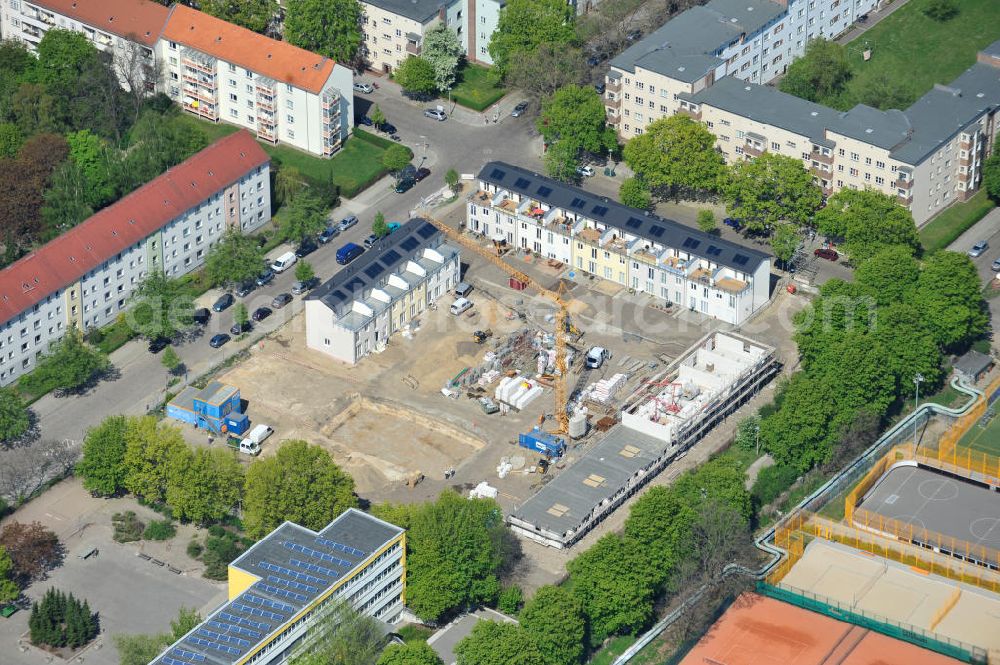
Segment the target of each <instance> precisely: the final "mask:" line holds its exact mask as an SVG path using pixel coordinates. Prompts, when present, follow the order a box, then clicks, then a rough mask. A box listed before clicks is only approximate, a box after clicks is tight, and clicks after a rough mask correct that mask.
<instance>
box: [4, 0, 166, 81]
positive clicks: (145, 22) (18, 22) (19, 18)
mask: <svg viewBox="0 0 1000 665" xmlns="http://www.w3.org/2000/svg"><path fill="white" fill-rule="evenodd" d="M169 13H170V10H169V9H167V8H166V7H164V6H163V5H161V4H159V3H156V2H153V1H152V0H101V1H100V2H86V1H83V0H32V1H31V2H28V1H27V0H0V36H2V37H3V38H4V39H16V40H19V41H21V42H23V43H24V44H25V45H27V47H28V48H29V49H30V50H32V51H34V50H35V49H36V48H37V46H38V42H40V41H41V40H42V37H44V36H45V33H46V32H48V31H49V29H51V28H61V29H64V30H73V31H75V32H79V33H81V34H83V35H84V36H86V37H87V39H89V40H90V41H91V42H93V44H94V46H96V47H97V49H98V50H100V51H105V52H109V53H111V54H112V56H113V57H114V58H115V59H116V60H117V61H118V62H119V63H134V66H135V69H136V75H135V76H133V77H132V79H133V80H134V81H136V82H138V81H140V80H141V81H142V82H143V83H144V85H146V86H147V87H148V88H149V89H150V90H152V88H153V86H154V85H155V83H156V82H155V76H154V73H155V72H156V70H157V68H158V67H159V64H160V63H159V62H158V61H157V59H156V42H157V40H158V39H159V37H160V33H161V32H162V31H163V26H164V24H165V23H166V20H167V15H168V14H169ZM122 71H123V67H119V78H120V79H121V82H122V85H124V86H125V87H126V88H128V87H129V84H130V83H131V81H128V80H126V77H124V76H122Z"/></svg>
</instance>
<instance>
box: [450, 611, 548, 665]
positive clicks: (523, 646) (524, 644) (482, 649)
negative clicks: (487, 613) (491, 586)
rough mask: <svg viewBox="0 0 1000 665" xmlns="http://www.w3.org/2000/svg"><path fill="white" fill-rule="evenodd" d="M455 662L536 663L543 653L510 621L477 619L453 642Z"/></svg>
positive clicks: (467, 664) (469, 664)
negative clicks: (458, 639)
mask: <svg viewBox="0 0 1000 665" xmlns="http://www.w3.org/2000/svg"><path fill="white" fill-rule="evenodd" d="M455 655H456V656H458V665H538V664H539V663H544V662H545V657H544V654H543V653H542V651H541V649H540V648H539V647H538V645H537V644H535V643H534V642H533V641H532V640H531V638H530V637H529V636H528V634H527V633H526V632H525V630H524V629H523V628H521V627H520V626H518V625H517V624H513V623H506V622H504V623H501V622H498V621H480V622H479V623H477V624H476V625H475V626H474V627H473V628H472V632H471V633H469V634H468V635H467V636H466V637H464V638H463V639H462V640H461V641H459V643H458V644H456V645H455Z"/></svg>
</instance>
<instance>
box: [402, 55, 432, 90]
mask: <svg viewBox="0 0 1000 665" xmlns="http://www.w3.org/2000/svg"><path fill="white" fill-rule="evenodd" d="M392 77H393V78H394V79H395V80H396V83H398V84H399V85H400V87H401V88H403V92H404V93H406V94H407V95H413V96H416V97H421V96H426V95H430V94H431V93H432V92H434V91H435V90H436V89H437V76H436V73H435V71H434V65H432V64H431V63H430V62H429V61H427V60H425V59H424V58H420V57H418V56H415V55H411V56H408V57H407V58H406V60H404V61H403V62H402V63H401V64H400V65H399V66H398V67H396V70H395V71H394V72H393V74H392Z"/></svg>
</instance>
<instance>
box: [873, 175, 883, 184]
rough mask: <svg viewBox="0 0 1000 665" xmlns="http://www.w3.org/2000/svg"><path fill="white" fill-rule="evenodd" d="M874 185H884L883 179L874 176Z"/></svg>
mask: <svg viewBox="0 0 1000 665" xmlns="http://www.w3.org/2000/svg"><path fill="white" fill-rule="evenodd" d="M875 184H876V185H884V184H885V178H883V177H882V176H878V175H877V176H875Z"/></svg>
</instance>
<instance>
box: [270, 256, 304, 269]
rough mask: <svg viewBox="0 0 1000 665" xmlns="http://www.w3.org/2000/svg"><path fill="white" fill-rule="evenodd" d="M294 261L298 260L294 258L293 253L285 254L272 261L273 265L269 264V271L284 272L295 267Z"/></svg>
mask: <svg viewBox="0 0 1000 665" xmlns="http://www.w3.org/2000/svg"><path fill="white" fill-rule="evenodd" d="M296 261H298V259H297V258H296V256H295V252H285V253H284V254H282V255H281V256H279V257H278V258H276V259H275V260H274V263H272V264H271V270H273V271H274V272H285V271H286V270H288V269H289V268H291V267H292V266H293V265H295V262H296Z"/></svg>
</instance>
